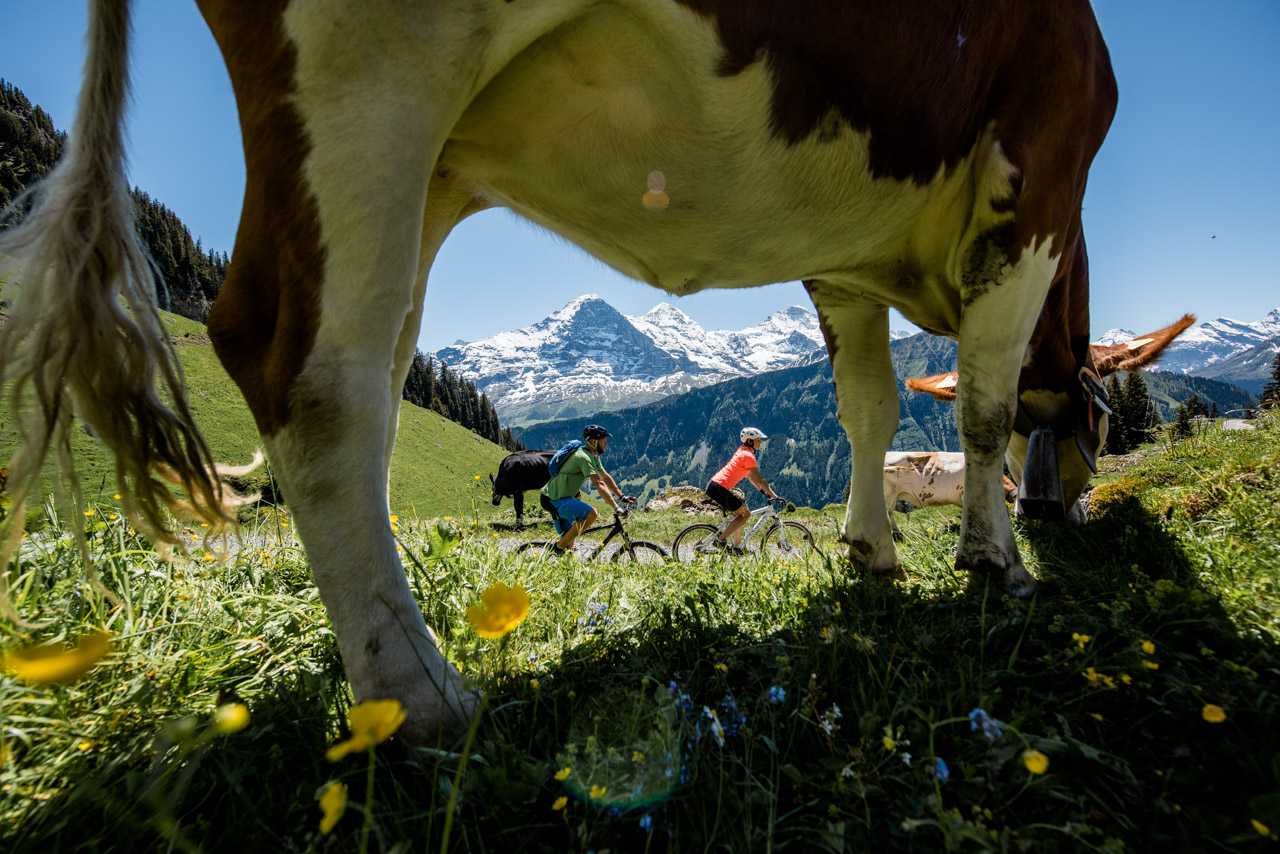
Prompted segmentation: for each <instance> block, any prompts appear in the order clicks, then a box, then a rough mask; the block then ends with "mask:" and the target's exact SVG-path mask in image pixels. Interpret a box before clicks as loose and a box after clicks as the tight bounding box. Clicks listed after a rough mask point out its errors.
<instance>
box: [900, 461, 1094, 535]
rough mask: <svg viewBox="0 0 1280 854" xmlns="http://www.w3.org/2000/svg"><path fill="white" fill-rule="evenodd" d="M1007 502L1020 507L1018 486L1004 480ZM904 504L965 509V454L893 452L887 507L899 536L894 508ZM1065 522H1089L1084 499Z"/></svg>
mask: <svg viewBox="0 0 1280 854" xmlns="http://www.w3.org/2000/svg"><path fill="white" fill-rule="evenodd" d="M1002 478H1003V479H1002V482H1003V483H1004V500H1005V502H1006V503H1008V504H1013V505H1014V512H1015V514H1020V513H1021V511H1020V508H1019V507H1018V484H1016V483H1014V482H1013V480H1011V479H1010V478H1009V477H1008V475H1003V476H1002ZM899 501H905V502H907V503H908V504H911V505H913V506H915V507H945V506H948V505H952V506H955V507H963V506H964V454H963V453H960V452H958V451H890V452H889V453H887V454H885V455H884V504H885V511H886V512H887V513H888V514H889V524H890V525H891V526H892V528H893V532H894V533H895V534H896V533H898V523H897V521H896V520H895V519H894V518H893V510H894V506H895V505H896V504H897V503H898V502H899ZM1065 520H1066V521H1067V522H1070V523H1072V524H1083V523H1084V522H1085V521H1086V520H1087V510H1086V506H1085V500H1084V496H1081V497H1080V498H1078V499H1077V500H1076V501H1075V503H1074V504H1072V505H1071V506H1070V507H1069V508H1067V509H1066V510H1065Z"/></svg>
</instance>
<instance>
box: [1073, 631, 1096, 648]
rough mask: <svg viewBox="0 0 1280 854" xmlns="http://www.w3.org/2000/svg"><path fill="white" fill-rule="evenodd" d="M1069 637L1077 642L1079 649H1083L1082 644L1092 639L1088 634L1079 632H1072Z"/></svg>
mask: <svg viewBox="0 0 1280 854" xmlns="http://www.w3.org/2000/svg"><path fill="white" fill-rule="evenodd" d="M1071 639H1072V640H1073V641H1075V642H1076V643H1077V644H1079V645H1080V648H1081V649H1084V645H1085V644H1087V643H1088V642H1089V641H1091V640H1093V638H1092V637H1090V636H1089V635H1082V634H1080V633H1079V632H1072V633H1071Z"/></svg>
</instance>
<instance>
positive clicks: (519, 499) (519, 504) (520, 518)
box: [511, 492, 524, 528]
mask: <svg viewBox="0 0 1280 854" xmlns="http://www.w3.org/2000/svg"><path fill="white" fill-rule="evenodd" d="M511 503H513V504H515V506H516V527H517V528H523V527H524V493H523V492H517V493H516V494H515V495H514V496H512V498H511Z"/></svg>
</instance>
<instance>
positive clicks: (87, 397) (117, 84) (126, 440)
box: [0, 0, 241, 610]
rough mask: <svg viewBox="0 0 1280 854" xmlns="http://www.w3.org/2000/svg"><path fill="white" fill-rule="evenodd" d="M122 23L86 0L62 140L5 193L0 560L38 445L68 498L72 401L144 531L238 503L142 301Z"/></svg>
mask: <svg viewBox="0 0 1280 854" xmlns="http://www.w3.org/2000/svg"><path fill="white" fill-rule="evenodd" d="M128 36H129V3H128V2H120V1H119V0H96V2H93V3H91V4H90V14H89V37H88V44H89V53H88V59H87V61H86V63H85V79H84V83H83V89H82V90H81V92H80V100H79V104H78V107H77V110H76V119H75V126H74V129H73V132H72V133H71V136H70V138H69V139H68V140H67V146H66V150H65V151H64V153H63V156H62V158H61V160H60V161H59V163H58V165H57V167H56V168H55V169H54V170H53V171H52V172H51V173H50V174H49V176H48V177H47V178H46V179H45V180H44V181H43V182H41V183H40V184H39V185H38V186H37V187H35V188H33V189H32V190H31V191H29V192H28V193H25V194H24V195H23V196H22V197H20V198H19V199H17V200H15V202H14V204H13V205H12V206H11V208H10V209H9V210H8V211H7V212H6V215H5V219H6V223H5V224H9V223H12V222H14V221H15V220H16V221H18V223H17V224H16V225H15V226H14V227H12V228H9V229H8V230H7V231H3V232H0V260H3V261H4V263H5V268H4V269H2V270H0V281H3V282H4V285H3V286H4V289H5V291H6V293H5V294H4V296H5V297H6V298H7V299H8V300H9V301H10V302H12V310H11V311H10V312H9V316H8V317H6V318H4V323H3V328H2V329H0V388H3V389H4V395H5V399H4V400H3V401H0V406H4V407H8V408H10V410H11V413H12V416H13V418H12V423H13V424H14V425H15V426H16V427H17V431H18V438H19V445H18V449H17V450H16V451H15V452H14V454H13V456H12V457H11V459H10V462H9V472H8V475H9V476H8V481H7V487H8V489H9V491H10V498H11V512H10V513H9V514H8V520H9V521H8V523H6V525H7V529H5V530H3V543H0V560H3V563H0V571H3V569H4V568H6V567H7V566H8V564H9V559H10V558H11V557H12V555H13V552H14V548H15V546H16V545H17V543H18V542H19V540H20V539H21V536H22V527H23V515H24V514H23V505H24V504H25V501H26V499H27V498H28V497H29V496H32V495H34V494H36V493H35V491H34V489H35V487H36V485H37V482H38V479H39V477H40V469H41V466H42V465H43V463H44V461H45V460H46V458H48V457H49V456H50V454H52V455H53V456H54V457H56V459H57V460H58V462H59V467H60V468H61V470H62V473H63V475H64V477H65V478H66V479H67V481H68V483H69V489H70V494H71V497H72V499H73V500H74V501H75V502H76V504H77V506H78V505H79V504H80V489H79V484H78V483H77V481H76V477H75V472H74V469H73V467H72V466H71V436H72V413H73V412H74V413H75V414H76V415H79V416H80V417H81V418H82V419H83V420H84V422H85V423H86V424H87V426H88V430H89V431H90V432H91V433H92V434H93V435H95V436H96V437H97V438H98V439H100V440H101V441H102V442H103V443H105V444H106V445H107V447H108V448H110V449H111V451H112V452H113V453H114V455H115V460H116V465H115V475H116V484H117V488H118V490H119V492H120V494H121V497H122V504H123V509H124V512H125V514H126V516H127V517H128V518H129V520H130V521H131V522H132V523H133V524H135V525H136V526H137V527H138V528H139V530H141V531H143V532H144V533H146V534H147V535H148V536H150V537H152V538H153V539H154V540H156V541H157V542H160V543H169V544H172V545H180V544H179V543H178V538H177V536H176V534H175V533H174V531H173V530H171V528H172V527H173V526H172V518H171V517H170V516H169V513H173V514H175V515H178V516H184V517H188V518H192V517H195V518H199V519H203V520H205V521H208V522H210V523H213V524H215V525H226V524H227V523H232V524H233V523H234V519H235V513H234V505H235V504H237V503H241V502H240V500H239V499H238V497H237V496H235V495H234V494H233V492H232V490H230V489H224V488H223V486H222V484H221V483H220V482H219V480H218V476H217V471H216V468H215V466H214V464H213V459H212V455H211V453H210V451H209V447H208V445H207V443H206V442H205V440H204V438H203V436H201V434H200V432H199V430H198V429H197V427H196V425H195V422H194V420H193V419H192V415H191V411H190V409H189V407H188V405H187V401H186V392H185V387H184V383H183V376H182V368H181V366H180V365H179V362H178V359H177V354H176V351H175V349H174V347H173V344H172V343H171V342H170V341H169V339H168V338H167V336H166V334H165V332H164V329H163V325H162V323H161V319H160V315H159V312H158V310H157V308H156V289H157V287H161V286H162V285H161V284H160V283H159V280H158V277H157V276H156V274H155V273H154V268H153V265H152V263H151V262H150V261H149V258H148V256H147V254H146V251H145V250H144V249H143V248H142V246H141V244H140V243H139V240H138V236H137V233H136V231H135V229H134V223H133V203H132V199H131V197H130V194H129V185H128V182H127V180H126V178H125V173H124V130H123V119H124V110H125V106H126V101H127V96H128ZM5 256H8V257H5ZM6 310H8V309H6ZM157 388H159V389H160V391H159V392H158V391H157ZM171 484H175V485H177V486H180V487H181V488H182V489H183V490H184V491H185V493H186V495H187V496H190V499H189V500H188V499H184V498H180V497H178V496H176V495H175V494H174V493H173V491H171V488H170V485H171ZM166 511H167V512H166ZM73 515H74V516H76V517H80V518H79V519H77V521H82V520H83V517H81V516H80V514H79V513H75V514H73ZM5 605H7V603H5ZM5 610H8V608H7V607H6V608H5Z"/></svg>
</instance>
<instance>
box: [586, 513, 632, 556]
mask: <svg viewBox="0 0 1280 854" xmlns="http://www.w3.org/2000/svg"><path fill="white" fill-rule="evenodd" d="M622 519H623V516H622V514H620V513H617V512H615V513H614V514H613V521H612V522H610V523H608V524H607V525H596V526H595V527H594V528H588V529H587V530H585V531H583V532H582V533H580V534H578V536H579V537H585V536H586V535H587V534H596V533H599V532H600V531H608V532H609V533H608V535H606V536H605V538H604V539H603V540H601V541H600V545H598V546H596V547H595V548H594V549H592V550H591V554H589V555H587V556H586V558H585V559H584V561H583V562H584V563H591V561H593V560H595V559H596V558H597V557H599V556H600V555H601V554H602V553H603V552H604V549H605V546H607V545H609V543H610V542H612V540H613V538H614V537H617V536H619V535H621V537H622V542H623V544H624V545H627V546H629V545H631V537H630V536H628V535H627V531H626V529H625V528H623V527H622Z"/></svg>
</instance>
